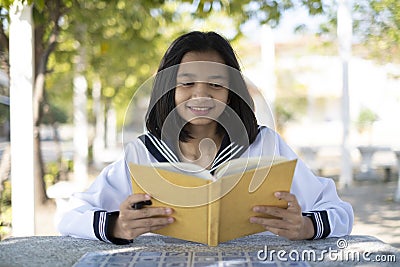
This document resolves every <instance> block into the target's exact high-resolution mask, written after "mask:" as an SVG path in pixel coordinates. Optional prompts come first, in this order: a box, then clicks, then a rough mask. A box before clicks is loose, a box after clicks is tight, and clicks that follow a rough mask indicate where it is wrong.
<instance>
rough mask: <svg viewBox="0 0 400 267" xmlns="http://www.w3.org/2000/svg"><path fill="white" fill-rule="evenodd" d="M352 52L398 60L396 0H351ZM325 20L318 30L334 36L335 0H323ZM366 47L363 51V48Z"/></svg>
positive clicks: (399, 11) (398, 6) (399, 15)
mask: <svg viewBox="0 0 400 267" xmlns="http://www.w3.org/2000/svg"><path fill="white" fill-rule="evenodd" d="M349 2H350V3H351V12H352V19H353V53H354V54H357V55H360V56H363V57H369V58H373V59H375V60H378V61H381V62H397V63H398V62H400V1H398V0H359V1H351V0H349ZM323 9H324V12H325V17H326V20H325V22H324V23H321V25H320V29H319V32H318V34H319V35H323V36H325V37H326V39H327V41H329V42H331V41H335V40H336V30H337V18H336V15H337V1H336V0H329V1H324V6H323ZM365 51H367V53H366V52H365Z"/></svg>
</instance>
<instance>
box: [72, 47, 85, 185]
mask: <svg viewBox="0 0 400 267" xmlns="http://www.w3.org/2000/svg"><path fill="white" fill-rule="evenodd" d="M79 49H80V51H79V52H80V53H79V56H78V57H77V63H76V73H75V77H74V183H75V184H76V185H77V187H78V188H79V190H83V189H85V188H86V186H87V182H88V174H87V164H88V125H87V96H86V92H87V81H86V78H85V76H84V75H83V70H84V67H85V64H84V60H85V51H84V48H83V47H82V46H81V47H80V48H79Z"/></svg>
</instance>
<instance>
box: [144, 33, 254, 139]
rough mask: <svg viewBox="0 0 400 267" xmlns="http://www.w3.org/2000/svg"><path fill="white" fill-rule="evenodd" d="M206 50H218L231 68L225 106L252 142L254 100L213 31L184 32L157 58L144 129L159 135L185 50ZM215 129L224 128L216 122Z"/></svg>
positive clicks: (230, 51)
mask: <svg viewBox="0 0 400 267" xmlns="http://www.w3.org/2000/svg"><path fill="white" fill-rule="evenodd" d="M209 51H215V52H217V53H218V54H219V55H220V56H221V58H222V59H223V61H224V63H225V65H227V66H229V67H231V68H229V69H231V70H230V71H229V70H228V71H229V72H230V73H229V76H230V85H229V88H228V89H229V95H228V99H229V101H228V106H229V107H230V108H231V109H232V110H233V111H234V112H235V113H236V114H237V115H238V117H239V118H240V120H241V122H242V123H243V125H244V128H245V130H246V131H247V136H246V137H247V143H248V144H251V143H252V142H253V141H254V140H255V138H256V136H257V132H258V125H257V120H256V117H255V114H254V112H253V110H252V109H253V107H254V104H253V100H252V98H251V96H250V94H249V91H248V89H247V86H246V83H245V81H244V78H243V76H242V74H241V71H240V66H239V62H238V60H237V58H236V54H235V52H234V50H233V48H232V46H231V45H230V43H229V42H228V41H227V40H226V39H225V38H223V37H222V36H221V35H219V34H217V33H215V32H199V31H193V32H189V33H186V34H184V35H182V36H180V37H178V38H177V39H176V40H175V41H174V42H173V43H172V44H171V45H170V47H169V48H168V49H167V51H166V53H165V54H164V56H163V58H162V60H161V62H160V65H159V68H158V71H157V74H156V77H155V81H154V84H153V89H152V94H151V99H150V106H149V109H148V110H147V114H146V127H147V130H148V131H149V132H150V133H152V134H153V135H155V136H156V137H157V138H159V139H161V135H162V133H161V130H162V129H163V124H164V122H165V120H166V119H167V116H168V115H169V114H170V113H171V112H172V111H173V110H174V108H175V87H176V75H177V70H178V66H179V64H180V63H181V61H182V58H183V57H184V55H185V54H186V53H188V52H209ZM167 69H168V70H167ZM175 116H176V115H175ZM221 116H222V115H221ZM176 117H177V118H174V119H175V120H176V121H179V120H183V119H181V118H178V116H176ZM180 123H182V122H180ZM179 125H183V124H179V123H176V125H174V126H176V127H179ZM174 126H172V127H174ZM218 131H225V130H224V128H223V127H222V126H221V125H219V127H218ZM229 133H230V132H229ZM163 135H164V133H163ZM238 135H241V138H242V139H243V136H245V135H244V133H243V132H241V133H238ZM190 138H191V136H190V133H189V132H187V131H186V130H185V129H184V128H183V129H182V131H181V132H180V133H179V140H180V141H183V142H186V141H188V140H189V139H190ZM229 138H230V139H231V141H237V140H235V139H236V138H239V139H240V137H235V136H229ZM237 142H238V141H237ZM239 143H242V142H239Z"/></svg>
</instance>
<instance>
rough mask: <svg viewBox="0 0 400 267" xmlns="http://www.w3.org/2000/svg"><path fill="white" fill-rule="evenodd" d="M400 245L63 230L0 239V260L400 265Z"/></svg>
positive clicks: (360, 239)
mask: <svg viewBox="0 0 400 267" xmlns="http://www.w3.org/2000/svg"><path fill="white" fill-rule="evenodd" d="M399 262H400V250H399V249H397V248H395V247H392V246H390V245H389V244H386V243H384V242H382V241H380V240H379V239H377V238H375V237H372V236H355V235H354V236H352V235H350V236H345V237H341V238H327V239H322V240H311V241H308V240H302V241H290V240H287V239H284V238H281V237H277V236H271V235H269V236H266V235H262V234H258V235H251V236H248V237H244V238H239V239H236V240H232V241H229V242H225V243H222V244H219V245H218V246H217V247H209V246H207V245H203V244H199V243H194V242H187V241H182V240H179V239H174V238H170V237H165V236H160V235H152V234H149V235H143V236H140V237H138V238H136V239H135V240H134V241H133V243H131V244H129V245H123V246H120V245H113V244H108V243H104V242H102V241H97V240H85V239H78V238H73V237H62V236H31V237H13V238H8V239H5V240H3V241H1V242H0V266H8V267H12V266H52V267H53V266H54V267H56V266H75V267H83V266H250V267H251V266H253V267H254V266H320V265H326V266H349V265H350V266H355V265H360V264H361V265H365V266H397V265H398V263H399Z"/></svg>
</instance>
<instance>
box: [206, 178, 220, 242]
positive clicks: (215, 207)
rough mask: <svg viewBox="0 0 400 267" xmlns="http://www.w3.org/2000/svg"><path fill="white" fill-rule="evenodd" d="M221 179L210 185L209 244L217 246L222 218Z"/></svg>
mask: <svg viewBox="0 0 400 267" xmlns="http://www.w3.org/2000/svg"><path fill="white" fill-rule="evenodd" d="M220 192H221V180H219V181H217V182H214V183H212V184H211V186H210V187H209V195H208V196H209V204H208V242H207V243H208V245H209V246H212V247H215V246H217V245H218V243H219V218H220V203H221V201H220V199H217V200H215V199H216V198H218V196H219V194H220Z"/></svg>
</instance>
